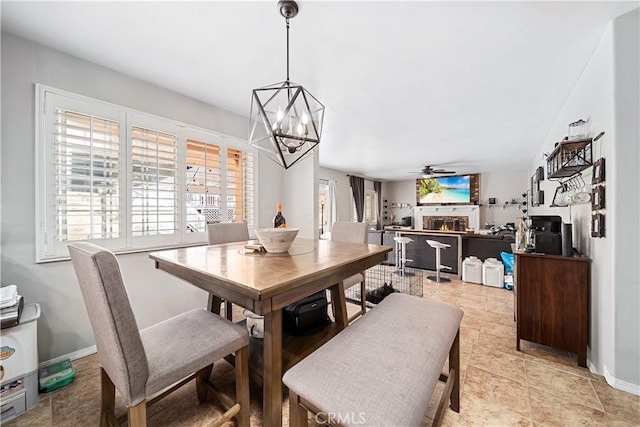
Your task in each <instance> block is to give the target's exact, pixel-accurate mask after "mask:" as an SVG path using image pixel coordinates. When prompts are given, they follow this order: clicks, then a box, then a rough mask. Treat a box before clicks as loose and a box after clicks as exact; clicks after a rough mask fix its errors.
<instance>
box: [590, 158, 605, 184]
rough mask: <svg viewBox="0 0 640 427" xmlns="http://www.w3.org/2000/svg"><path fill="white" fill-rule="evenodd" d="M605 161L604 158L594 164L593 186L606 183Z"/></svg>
mask: <svg viewBox="0 0 640 427" xmlns="http://www.w3.org/2000/svg"><path fill="white" fill-rule="evenodd" d="M604 165H605V161H604V157H601V158H599V159H598V160H596V161H595V163H594V164H593V176H592V177H591V183H592V184H599V183H601V182H604V181H605V167H604Z"/></svg>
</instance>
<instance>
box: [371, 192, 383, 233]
mask: <svg viewBox="0 0 640 427" xmlns="http://www.w3.org/2000/svg"><path fill="white" fill-rule="evenodd" d="M373 190H374V191H375V192H376V198H377V199H378V215H377V217H378V222H376V230H382V181H373Z"/></svg>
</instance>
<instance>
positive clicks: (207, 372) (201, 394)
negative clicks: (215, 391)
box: [196, 363, 213, 403]
mask: <svg viewBox="0 0 640 427" xmlns="http://www.w3.org/2000/svg"><path fill="white" fill-rule="evenodd" d="M212 370H213V363H212V364H211V365H209V366H207V367H205V368H202V369H200V370H199V371H198V376H197V377H196V392H197V393H198V402H200V403H204V402H206V401H207V386H206V385H205V384H204V382H205V381H209V378H211V371H212Z"/></svg>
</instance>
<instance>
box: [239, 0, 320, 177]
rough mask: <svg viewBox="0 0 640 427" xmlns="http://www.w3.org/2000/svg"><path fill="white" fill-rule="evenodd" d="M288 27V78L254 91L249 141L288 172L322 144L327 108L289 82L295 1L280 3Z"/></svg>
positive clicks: (305, 91)
mask: <svg viewBox="0 0 640 427" xmlns="http://www.w3.org/2000/svg"><path fill="white" fill-rule="evenodd" d="M278 9H279V10H280V14H281V15H282V16H283V17H284V18H285V22H286V25H287V79H286V80H285V81H283V82H280V83H275V84H272V85H269V86H265V87H261V88H258V89H254V90H253V95H252V97H251V116H250V118H251V130H250V134H249V142H250V143H251V145H253V146H254V147H255V148H257V149H258V150H261V151H262V152H264V153H265V154H266V155H267V157H269V158H270V159H271V160H273V161H274V162H276V163H278V164H279V165H280V166H282V167H284V168H285V169H288V168H290V167H291V166H292V165H294V164H295V163H296V162H298V161H299V160H301V159H303V158H304V157H305V156H306V155H307V154H308V153H310V152H311V150H313V148H314V147H315V146H316V145H318V144H319V143H320V135H321V134H322V122H323V120H324V105H322V104H321V103H320V101H318V100H317V99H316V98H315V97H314V96H313V95H311V94H310V93H309V91H307V90H306V89H305V88H303V87H302V86H301V85H299V84H297V83H294V82H292V81H291V80H289V19H290V18H293V17H294V16H296V15H297V14H298V4H297V3H296V2H295V1H291V0H289V1H286V0H282V1H279V2H278Z"/></svg>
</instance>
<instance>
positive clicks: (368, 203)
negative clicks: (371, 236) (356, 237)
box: [351, 188, 378, 225]
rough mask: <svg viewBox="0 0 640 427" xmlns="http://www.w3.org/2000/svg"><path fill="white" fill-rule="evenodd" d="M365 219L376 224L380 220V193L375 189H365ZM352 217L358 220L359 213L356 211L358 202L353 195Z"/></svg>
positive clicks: (371, 223)
mask: <svg viewBox="0 0 640 427" xmlns="http://www.w3.org/2000/svg"><path fill="white" fill-rule="evenodd" d="M363 217H364V218H363V221H362V222H366V223H368V224H370V225H376V223H377V221H378V195H377V194H376V192H375V191H374V190H371V189H366V188H365V190H364V215H363ZM351 218H352V220H353V221H358V213H357V212H356V202H355V200H354V199H353V195H351Z"/></svg>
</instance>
